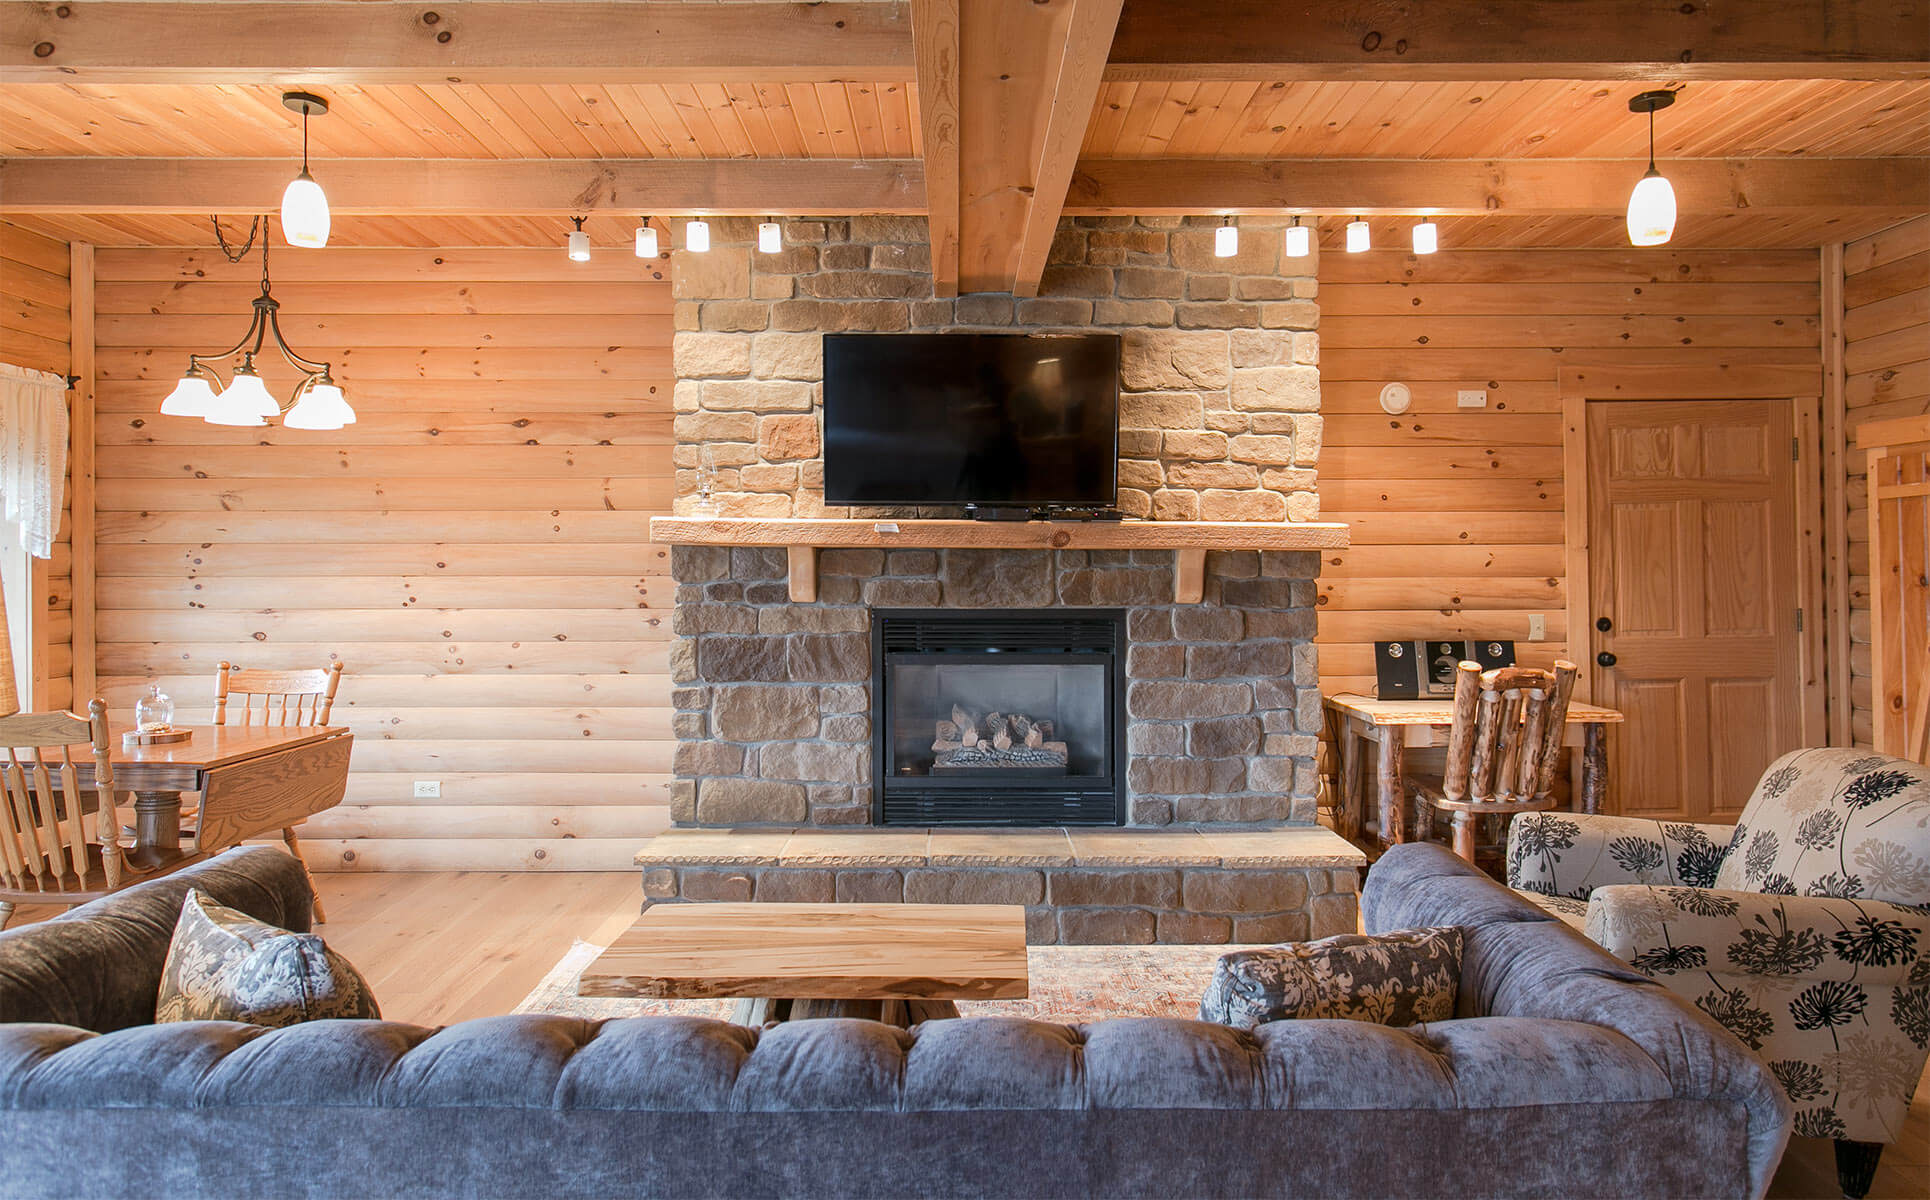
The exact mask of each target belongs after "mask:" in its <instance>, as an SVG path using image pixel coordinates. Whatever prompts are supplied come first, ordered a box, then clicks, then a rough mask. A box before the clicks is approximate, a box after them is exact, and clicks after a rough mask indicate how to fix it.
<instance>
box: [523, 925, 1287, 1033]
mask: <svg viewBox="0 0 1930 1200" xmlns="http://www.w3.org/2000/svg"><path fill="white" fill-rule="evenodd" d="M1248 948H1249V947H1245V946H1033V947H1032V948H1030V949H1029V950H1028V951H1026V958H1027V971H1028V973H1029V974H1030V975H1031V977H1032V995H1031V996H1030V997H1028V998H1027V999H1024V1000H962V1001H960V1002H959V1005H958V1011H959V1015H961V1016H965V1017H1030V1018H1032V1019H1034V1020H1038V1021H1056V1022H1059V1023H1061V1024H1066V1025H1071V1024H1076V1023H1079V1022H1083V1021H1101V1020H1105V1019H1106V1018H1108V1017H1184V1018H1188V1019H1190V1018H1192V1017H1194V1016H1197V1015H1198V1013H1199V1006H1200V994H1201V993H1202V992H1204V991H1205V990H1206V983H1207V980H1209V979H1211V978H1212V976H1213V964H1214V963H1215V962H1216V961H1218V960H1219V957H1220V955H1222V954H1226V953H1228V952H1230V951H1233V950H1243V949H1248ZM602 952H603V947H601V946H594V945H591V944H590V943H588V942H577V943H576V944H575V945H573V946H571V947H570V952H569V953H568V954H565V955H564V956H563V958H562V959H561V961H559V962H558V963H557V964H556V965H555V966H554V967H552V968H550V973H549V974H548V975H546V976H544V977H543V982H541V983H539V984H537V985H536V988H535V990H534V991H532V992H530V994H529V995H527V996H525V997H523V1002H522V1003H521V1004H518V1005H517V1006H516V1009H515V1011H517V1012H519V1013H549V1014H551V1015H553V1016H560V1017H584V1018H588V1019H591V1020H601V1019H607V1018H612V1017H643V1016H661V1015H665V1014H677V1015H682V1016H690V1017H715V1018H717V1019H718V1020H729V1019H730V1014H731V1009H732V1007H733V1005H734V1003H735V1002H734V1001H731V1000H605V999H599V998H594V997H588V996H579V995H577V994H576V981H577V978H578V977H579V976H580V975H582V974H583V969H584V968H585V967H587V966H589V965H590V962H591V961H592V960H593V959H595V958H596V956H597V955H599V954H601V953H602Z"/></svg>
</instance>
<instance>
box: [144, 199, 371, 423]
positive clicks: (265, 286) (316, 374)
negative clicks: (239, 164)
mask: <svg viewBox="0 0 1930 1200" xmlns="http://www.w3.org/2000/svg"><path fill="white" fill-rule="evenodd" d="M215 233H216V236H217V237H219V236H220V233H221V226H220V223H219V222H218V221H217V222H216V224H215ZM260 234H261V295H259V296H256V297H255V299H254V305H253V308H254V315H253V316H252V317H251V318H250V320H249V322H248V332H246V333H244V334H242V335H241V340H240V341H238V342H236V343H235V344H234V345H233V346H230V347H229V348H228V349H226V350H223V351H222V352H221V353H219V354H190V355H188V369H187V370H186V371H185V372H184V373H183V374H182V376H181V382H180V383H178V384H176V385H175V387H174V390H173V391H172V392H170V393H169V394H168V396H167V398H166V399H165V400H163V401H161V412H162V413H163V414H164V415H166V416H170V417H174V416H180V417H200V418H201V419H202V420H204V421H206V422H207V423H208V424H210V425H265V424H267V423H268V419H269V418H271V417H279V416H281V415H282V412H283V406H282V405H281V404H280V403H279V402H278V401H277V400H276V399H275V397H274V395H273V394H272V393H270V392H269V390H268V385H267V384H266V383H265V382H263V381H262V378H261V372H260V371H258V370H257V369H256V368H255V359H256V357H257V356H258V355H260V354H261V353H262V352H263V351H265V350H268V349H271V348H272V349H273V350H274V351H275V352H277V353H279V354H280V355H281V357H282V358H283V359H284V360H286V361H287V363H288V365H289V366H291V367H294V368H295V370H296V371H297V372H299V373H300V375H301V378H300V379H299V380H298V381H297V382H296V384H295V388H294V391H293V392H291V393H290V395H289V398H288V406H287V412H288V415H287V417H285V418H284V419H283V421H282V424H284V425H286V426H287V427H289V428H291V429H340V428H342V426H344V425H349V424H353V423H354V421H355V410H354V409H352V408H350V407H349V404H348V400H347V399H346V398H345V397H344V396H343V395H342V389H341V388H339V387H337V386H336V384H335V380H334V378H333V377H332V376H331V375H330V374H329V364H328V363H325V362H317V361H315V360H314V359H310V358H304V357H302V356H301V355H299V354H297V353H295V351H294V350H292V349H291V348H290V347H289V345H288V340H287V339H286V338H284V337H283V336H282V332H281V319H280V316H279V314H280V311H281V303H280V301H278V300H276V299H275V297H274V295H273V293H272V286H271V284H270V283H269V279H268V218H266V217H262V218H260ZM253 238H254V230H253V229H251V230H250V233H249V239H250V241H252V240H253ZM221 248H222V251H223V253H228V243H227V240H226V239H225V238H222V241H221ZM247 253H248V246H247V245H243V246H242V248H241V253H240V254H229V259H230V261H234V262H239V261H241V259H243V258H245V257H246V256H247ZM234 359H239V360H240V361H239V362H238V363H236V364H235V366H234V368H233V369H232V370H231V371H230V372H229V376H228V382H227V383H226V384H225V385H224V384H223V383H222V382H221V378H220V376H219V375H217V374H216V373H215V371H214V370H213V369H212V367H211V366H210V364H212V363H221V362H228V361H231V360H234Z"/></svg>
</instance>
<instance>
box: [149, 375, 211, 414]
mask: <svg viewBox="0 0 1930 1200" xmlns="http://www.w3.org/2000/svg"><path fill="white" fill-rule="evenodd" d="M216 403H217V397H216V396H215V394H214V388H213V386H211V385H210V384H209V383H208V377H207V376H206V375H203V374H201V373H200V372H199V371H195V370H190V371H189V372H188V373H187V374H185V375H183V376H181V382H180V383H177V384H175V385H174V390H173V391H171V392H169V393H168V398H167V399H165V400H163V401H161V414H162V415H163V416H168V417H205V416H207V415H208V414H209V413H211V412H213V411H214V407H215V404H216Z"/></svg>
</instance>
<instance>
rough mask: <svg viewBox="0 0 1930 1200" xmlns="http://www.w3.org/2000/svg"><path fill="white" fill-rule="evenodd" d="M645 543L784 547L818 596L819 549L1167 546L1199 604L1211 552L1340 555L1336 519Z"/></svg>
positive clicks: (1344, 540) (913, 527) (724, 528)
mask: <svg viewBox="0 0 1930 1200" xmlns="http://www.w3.org/2000/svg"><path fill="white" fill-rule="evenodd" d="M650 539H651V540H652V541H655V542H662V543H665V544H667V545H672V546H782V547H784V548H785V550H786V551H787V552H788V554H789V556H790V564H791V599H792V600H795V601H798V602H799V603H808V602H810V601H813V600H816V599H817V598H818V551H819V550H822V549H824V548H826V547H834V546H857V547H875V548H880V549H889V548H896V549H906V550H931V549H954V548H959V549H972V550H1171V551H1173V552H1174V563H1173V566H1174V570H1173V600H1174V602H1175V603H1177V604H1197V603H1199V601H1200V597H1201V595H1202V594H1203V592H1204V589H1205V582H1206V578H1205V576H1206V552H1207V551H1208V550H1339V549H1344V548H1345V547H1346V546H1347V545H1348V537H1347V526H1346V525H1344V524H1341V523H1339V522H1335V521H912V520H898V521H878V520H852V519H839V518H818V519H812V518H762V517H652V518H651V519H650Z"/></svg>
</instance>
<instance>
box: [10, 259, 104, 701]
mask: <svg viewBox="0 0 1930 1200" xmlns="http://www.w3.org/2000/svg"><path fill="white" fill-rule="evenodd" d="M68 270H69V268H68V247H67V243H66V242H63V241H59V240H57V239H55V238H50V237H45V236H43V235H41V234H38V233H33V232H31V231H29V230H25V229H21V228H19V227H18V226H15V225H11V224H8V223H7V222H5V221H0V362H7V363H12V364H13V365H15V366H19V367H31V368H33V369H34V370H36V371H51V372H53V373H54V374H56V375H65V374H67V373H68V372H69V371H70V370H72V363H73V356H72V353H71V351H70V348H69V346H68V297H69V284H68V278H67V276H68ZM71 466H72V462H71V456H70V461H69V467H70V471H71ZM73 551H74V547H73V477H72V475H71V473H70V474H69V476H68V479H67V486H66V488H65V489H64V491H63V493H62V501H61V514H60V532H59V534H58V535H57V536H56V538H55V542H54V552H53V557H51V558H48V559H45V560H41V559H36V560H34V562H35V565H34V570H33V576H34V578H33V591H34V593H35V595H36V597H37V599H38V600H39V602H40V611H39V613H38V614H37V617H36V624H35V627H34V647H33V652H34V670H33V680H34V695H33V696H32V698H31V699H29V698H27V697H22V706H23V707H27V708H32V709H39V710H46V709H61V708H71V707H72V706H73V703H74V552H73ZM82 703H83V704H85V703H86V701H85V700H83V701H82Z"/></svg>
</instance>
